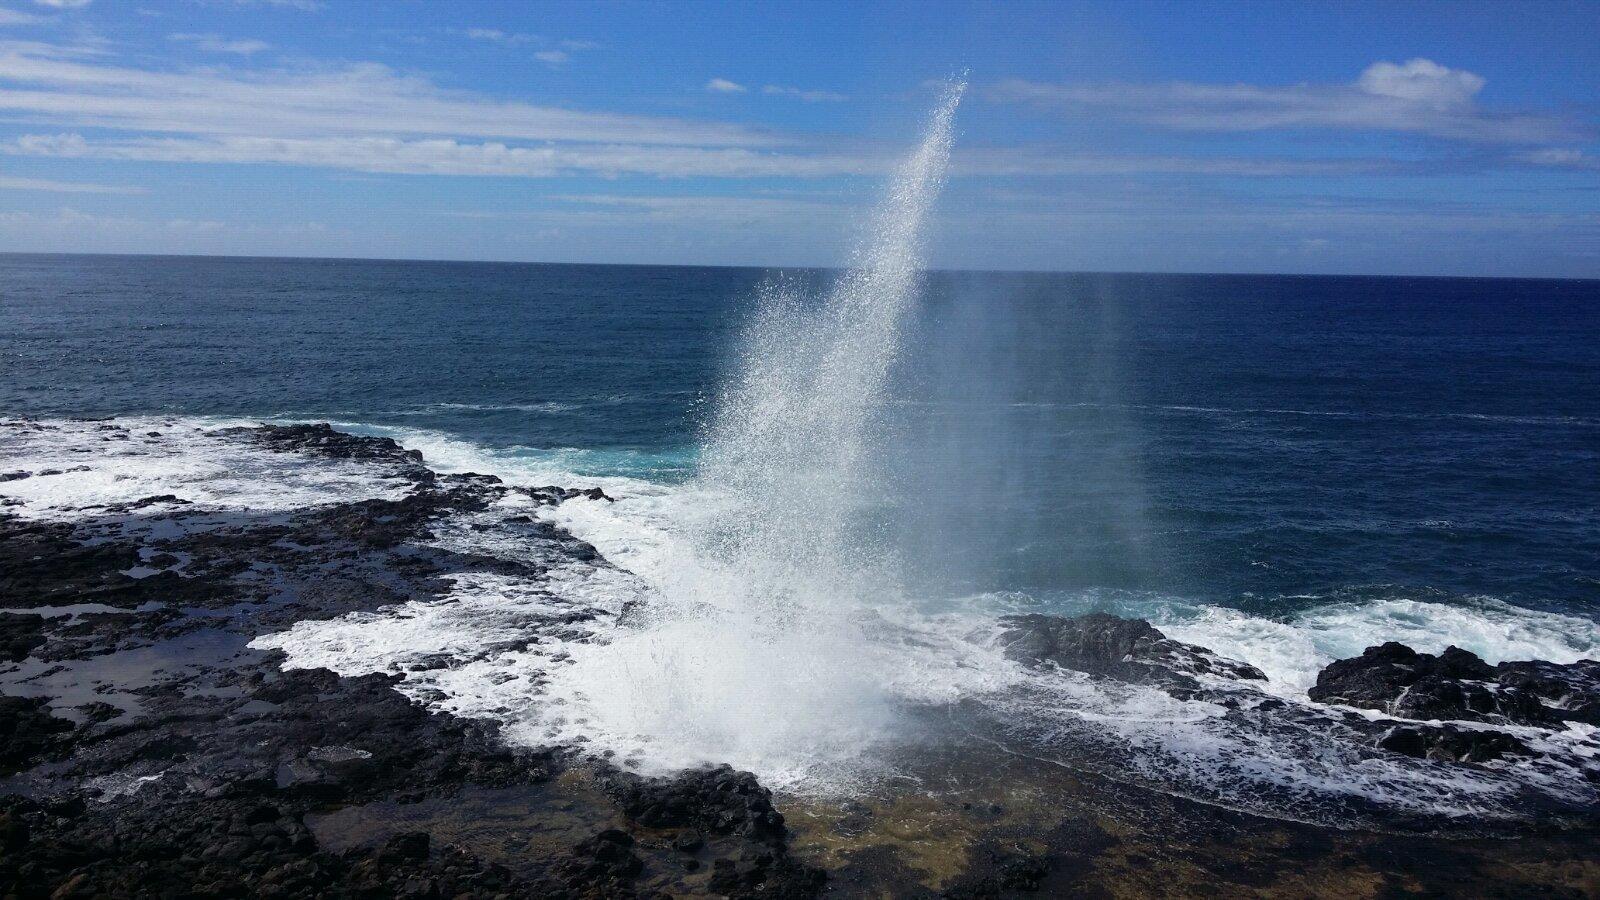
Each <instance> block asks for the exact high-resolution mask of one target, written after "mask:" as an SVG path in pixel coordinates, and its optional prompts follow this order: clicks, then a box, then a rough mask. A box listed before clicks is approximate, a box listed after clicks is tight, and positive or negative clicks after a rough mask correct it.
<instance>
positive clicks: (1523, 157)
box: [1517, 147, 1600, 172]
mask: <svg viewBox="0 0 1600 900" xmlns="http://www.w3.org/2000/svg"><path fill="white" fill-rule="evenodd" d="M1517 159H1518V160H1519V161H1521V162H1525V163H1529V164H1531V165H1535V166H1544V167H1546V168H1551V169H1575V170H1577V171H1580V172H1600V156H1595V155H1594V154H1592V153H1585V152H1584V151H1582V150H1577V149H1573V148H1570V147H1548V148H1545V149H1543V150H1533V151H1530V152H1528V153H1519V154H1517Z"/></svg>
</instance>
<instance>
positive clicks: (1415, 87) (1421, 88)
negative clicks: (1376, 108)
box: [1356, 59, 1484, 106]
mask: <svg viewBox="0 0 1600 900" xmlns="http://www.w3.org/2000/svg"><path fill="white" fill-rule="evenodd" d="M1356 85H1357V86H1359V87H1360V88H1361V89H1362V90H1364V91H1366V92H1367V93H1369V94H1377V95H1378V96H1380V97H1399V98H1400V99H1402V100H1416V101H1419V102H1422V103H1431V104H1434V105H1436V106H1459V105H1462V104H1465V103H1470V102H1472V98H1473V97H1476V96H1477V95H1478V92H1479V91H1481V90H1483V85H1484V79H1483V76H1481V75H1474V74H1473V73H1471V72H1465V71H1462V70H1460V69H1447V68H1445V67H1444V66H1441V65H1439V64H1438V63H1436V62H1434V61H1433V60H1431V59H1413V60H1410V61H1409V62H1407V63H1406V64H1405V65H1395V64H1394V63H1391V62H1375V63H1373V64H1372V65H1370V66H1368V67H1367V69H1366V71H1364V72H1362V73H1361V77H1360V78H1359V79H1357V80H1356Z"/></svg>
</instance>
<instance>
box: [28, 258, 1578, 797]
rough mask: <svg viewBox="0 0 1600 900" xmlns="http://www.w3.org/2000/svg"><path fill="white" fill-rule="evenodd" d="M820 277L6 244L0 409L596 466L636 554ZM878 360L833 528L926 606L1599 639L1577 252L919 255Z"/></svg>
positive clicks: (1296, 679)
mask: <svg viewBox="0 0 1600 900" xmlns="http://www.w3.org/2000/svg"><path fill="white" fill-rule="evenodd" d="M835 277H836V274H835V273H831V272H826V271H819V270H795V271H786V272H768V271H763V270H757V269H732V268H694V267H640V266H579V265H542V264H509V263H508V264H501V263H461V262H391V261H363V260H306V259H246V258H163V257H114V256H29V255H0V372H3V374H4V377H3V378H0V415H5V416H9V417H19V416H27V417H37V418H44V419H57V418H67V417H99V416H117V417H138V418H139V420H141V421H142V420H144V419H151V420H156V419H159V420H161V421H164V422H179V423H193V424H196V425H201V426H204V425H208V424H213V423H223V422H233V421H236V420H241V419H244V420H256V421H274V422H280V421H329V422H332V423H334V424H335V425H336V426H337V427H340V428H342V429H345V430H349V431H354V432H357V433H366V434H380V435H387V436H392V437H395V438H396V439H397V440H399V441H400V442H401V443H402V444H404V445H406V446H408V447H414V448H417V449H420V450H421V451H422V452H423V454H424V457H425V459H426V461H427V462H428V464H429V465H430V466H433V467H435V468H437V469H440V470H441V471H477V472H483V473H488V474H494V475H498V476H500V477H502V478H505V479H507V480H508V481H512V482H516V483H524V484H532V485H537V484H551V483H553V484H570V485H579V486H584V485H591V484H592V485H600V486H602V487H604V488H605V490H606V491H607V492H608V493H609V494H611V495H613V496H615V497H617V502H616V503H614V504H598V503H596V504H588V503H576V504H567V506H564V507H563V509H564V510H565V509H567V507H571V508H572V509H571V510H570V511H567V512H563V513H561V522H560V524H563V525H565V526H566V527H568V528H570V529H571V530H573V532H574V533H576V534H578V536H580V537H583V538H584V539H586V540H589V541H590V542H591V543H594V544H595V545H596V546H597V547H598V548H599V549H600V550H601V552H602V553H603V554H605V555H606V557H607V558H609V559H611V560H612V561H613V562H615V563H617V564H618V565H619V566H621V568H622V569H623V570H624V571H626V572H629V573H631V574H632V575H636V576H638V577H640V578H643V579H645V580H646V581H649V580H650V579H652V578H656V577H665V576H662V573H661V571H660V569H661V567H662V566H663V565H664V563H663V559H665V557H663V556H662V555H661V554H660V553H659V552H657V550H658V549H659V546H660V543H661V541H660V535H662V534H667V533H671V532H672V531H673V530H674V528H675V527H676V525H675V523H676V522H678V521H679V520H680V519H683V518H685V517H689V518H692V517H694V516H695V515H697V513H696V512H694V507H695V504H696V502H697V497H695V496H693V495H692V494H690V493H686V492H687V491H689V490H690V488H691V486H692V485H693V484H694V482H693V481H692V476H693V475H694V473H695V472H696V471H697V467H698V466H699V465H700V463H701V459H700V449H699V448H701V447H702V446H704V445H705V443H706V439H707V429H708V427H709V423H710V422H711V419H712V416H711V412H712V410H713V409H714V408H715V406H716V402H717V398H718V396H719V391H721V390H722V387H721V386H722V385H724V384H725V382H726V381H727V379H728V378H729V377H730V375H731V374H733V373H737V372H738V371H739V368H738V367H739V365H740V360H739V358H738V354H737V348H738V347H740V346H741V343H740V340H739V335H741V334H742V333H743V330H744V329H745V327H746V324H747V323H748V321H749V320H750V318H751V316H752V315H753V311H754V309H755V307H756V306H757V305H758V300H759V299H760V298H761V297H763V296H767V295H769V294H770V293H771V292H772V291H774V290H778V289H783V290H787V291H790V292H791V293H793V294H794V295H796V296H800V297H807V296H816V295H820V294H821V293H823V292H824V287H825V286H826V285H827V284H829V283H831V282H832V281H833V280H834V279H835ZM886 377H887V381H886V388H885V389H884V390H883V392H882V393H881V395H875V396H872V397H870V398H864V399H863V401H862V402H864V403H866V404H868V405H869V406H870V407H871V409H872V424H873V431H872V440H871V442H870V445H869V446H867V448H866V450H865V451H864V456H863V458H862V459H860V460H858V461H857V462H858V463H859V469H860V471H862V472H866V473H870V475H871V477H870V478H868V479H865V480H864V481H863V483H862V487H861V492H862V494H863V495H864V496H863V498H862V501H863V502H862V505H863V508H866V509H869V510H870V511H871V514H870V516H868V517H867V521H865V522H864V523H857V525H858V526H859V527H860V528H863V529H865V531H863V532H862V534H863V537H862V540H863V541H866V542H868V543H869V544H870V546H873V547H882V548H890V549H888V550H886V551H885V553H886V555H892V556H893V557H894V560H893V562H894V564H895V567H896V569H897V570H898V571H899V573H900V576H901V583H899V584H898V585H897V588H896V590H897V591H898V592H899V593H900V594H902V595H903V596H904V597H905V598H908V599H909V601H910V602H911V603H913V604H914V605H915V606H917V607H918V609H919V610H921V612H922V613H924V614H926V615H928V616H932V617H938V616H957V617H963V621H967V620H969V619H970V618H971V617H982V616H987V617H991V618H992V617H993V616H995V615H998V614H1000V613H1005V612H1017V611H1043V612H1055V613H1063V614H1071V613H1080V612H1084V611H1088V610H1108V611H1113V612H1117V613H1121V614H1124V615H1137V616H1142V617H1145V618H1149V619H1150V620H1151V621H1152V622H1155V623H1156V624H1157V625H1158V626H1160V627H1161V628H1162V629H1163V630H1164V631H1166V632H1167V633H1168V634H1169V635H1171V636H1173V637H1176V638H1178V639H1180V640H1186V641H1191V642H1193V643H1197V644H1201V645H1203V646H1207V647H1210V648H1212V649H1214V650H1217V651H1218V652H1221V653H1224V654H1226V655H1229V656H1233V657H1235V658H1239V659H1243V660H1245V661H1247V662H1250V663H1252V664H1254V665H1256V666H1258V667H1260V668H1261V669H1263V670H1264V671H1265V672H1267V674H1268V675H1269V677H1271V678H1272V679H1273V684H1274V690H1277V691H1280V692H1283V693H1285V694H1286V695H1303V691H1304V689H1305V687H1307V686H1308V685H1309V684H1310V682H1311V680H1313V679H1314V678H1315V674H1316V672H1317V670H1318V669H1319V668H1320V667H1321V666H1323V665H1325V664H1326V663H1327V662H1329V661H1331V660H1333V659H1335V658H1339V657H1342V656H1348V655H1354V654H1357V653H1359V652H1360V651H1361V650H1362V649H1363V648H1364V647H1366V646H1369V645H1372V644H1376V643H1380V642H1382V641H1384V640H1390V639H1395V640H1401V641H1404V642H1406V643H1408V644H1410V645H1412V646H1413V647H1415V648H1417V649H1419V650H1424V651H1429V652H1437V651H1439V650H1441V649H1443V648H1444V647H1445V646H1447V645H1449V644H1457V645H1459V646H1462V647H1465V648H1467V649H1470V650H1473V651H1474V652H1477V653H1479V654H1480V655H1482V656H1484V657H1485V658H1486V659H1488V660H1489V661H1491V662H1495V661H1499V660H1507V659H1525V658H1540V659H1548V660H1553V661H1557V662H1570V661H1573V660H1576V659H1579V658H1583V657H1590V658H1593V657H1596V656H1597V655H1600V474H1597V473H1600V282H1582V281H1554V280H1550V281H1545V280H1504V279H1492V280H1490V279H1453V278H1357V277H1323V276H1268V275H1260V276H1255V275H1138V274H1058V273H991V272H932V273H927V274H926V275H924V276H923V277H922V278H921V279H920V281H919V282H918V285H917V289H916V291H915V295H914V299H913V302H912V303H911V307H910V312H909V314H908V317H907V320H906V322H905V323H904V325H903V329H902V333H901V336H900V339H899V349H898V352H897V353H896V354H894V357H893V361H892V365H891V367H890V369H889V371H888V373H887V376H886ZM801 412H803V411H801ZM196 448H197V449H196V451H195V452H197V453H200V452H206V451H205V450H204V447H203V445H201V444H197V445H196ZM853 464H855V463H853ZM147 474H148V477H149V478H150V479H151V480H152V484H153V483H154V481H155V480H158V474H159V473H147ZM127 477H128V478H129V479H131V480H132V481H133V482H134V483H135V485H136V486H135V487H118V488H116V490H118V491H122V492H124V493H127V492H133V494H135V495H137V486H138V485H139V484H141V482H140V479H141V478H144V477H146V475H145V474H139V473H134V474H131V475H128V476H127ZM107 489H108V490H110V488H107ZM151 492H154V491H153V489H152V491H151ZM93 499H94V498H93V497H92V496H83V497H78V498H76V500H77V501H78V502H88V501H91V500H93ZM698 514H703V511H702V513H698ZM491 588H492V586H491ZM587 589H591V590H592V589H595V587H594V586H593V585H590V586H589V587H588V588H587ZM485 590H488V591H489V592H490V593H492V590H491V589H489V588H486V589H485ZM483 593H484V591H479V595H480V599H481V595H482V594H483ZM451 627H452V628H459V627H462V626H461V623H459V622H458V623H453V624H452V625H451ZM346 637H348V635H346ZM368 650H369V651H370V648H368ZM312 657H313V658H319V659H321V660H322V662H323V663H325V664H330V665H332V666H333V667H334V668H336V669H337V668H338V665H337V664H336V663H337V660H336V659H335V658H334V657H329V656H327V655H326V654H324V656H323V657H316V656H315V654H314V653H313V654H312ZM329 659H334V662H333V663H329V662H328V660H329ZM896 665H899V663H896ZM920 689H921V688H919V690H920ZM967 689H968V688H967V687H960V686H958V687H951V685H949V684H941V685H939V686H938V690H950V691H954V692H955V693H956V694H959V693H960V692H961V691H962V690H967ZM929 690H930V691H933V689H932V688H929ZM933 693H937V691H933ZM470 706H471V705H470V704H467V707H468V708H470ZM547 724H548V723H541V726H544V725H547ZM761 761H762V760H761V758H760V757H759V754H757V755H756V756H755V757H754V761H751V760H750V759H744V760H739V759H736V760H735V762H736V763H744V764H746V765H749V766H751V767H753V768H757V770H758V772H760V773H761V774H763V776H764V780H771V781H775V782H776V783H777V784H779V786H783V785H784V784H785V783H786V782H785V781H784V779H783V778H782V777H781V773H779V775H780V777H774V773H773V771H770V770H767V771H763V770H761V769H760V763H761ZM780 768H781V767H780ZM1295 777H1298V776H1295ZM796 783H798V782H796ZM1385 790H1388V788H1387V787H1386V788H1385Z"/></svg>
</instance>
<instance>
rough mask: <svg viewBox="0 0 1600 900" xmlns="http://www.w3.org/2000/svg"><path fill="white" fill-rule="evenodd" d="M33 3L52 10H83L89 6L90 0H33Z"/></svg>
mask: <svg viewBox="0 0 1600 900" xmlns="http://www.w3.org/2000/svg"><path fill="white" fill-rule="evenodd" d="M33 2H35V3H37V4H39V5H40V6H48V7H50V8H52V9H81V8H83V7H85V6H88V5H89V0H33Z"/></svg>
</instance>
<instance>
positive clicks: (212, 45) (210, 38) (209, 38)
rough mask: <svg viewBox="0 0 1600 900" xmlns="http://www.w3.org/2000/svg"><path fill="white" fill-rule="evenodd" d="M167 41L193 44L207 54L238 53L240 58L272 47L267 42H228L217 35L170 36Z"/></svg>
mask: <svg viewBox="0 0 1600 900" xmlns="http://www.w3.org/2000/svg"><path fill="white" fill-rule="evenodd" d="M167 40H169V41H177V42H179V43H185V44H193V45H195V46H196V47H199V48H200V49H201V50H204V51H206V52H207V53H236V54H239V55H240V56H249V55H251V54H252V53H260V52H261V51H262V50H265V49H267V48H268V47H270V46H271V45H270V44H268V43H267V42H266V41H256V40H228V39H226V38H223V37H222V36H221V35H216V34H188V33H179V34H169V35H167Z"/></svg>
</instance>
